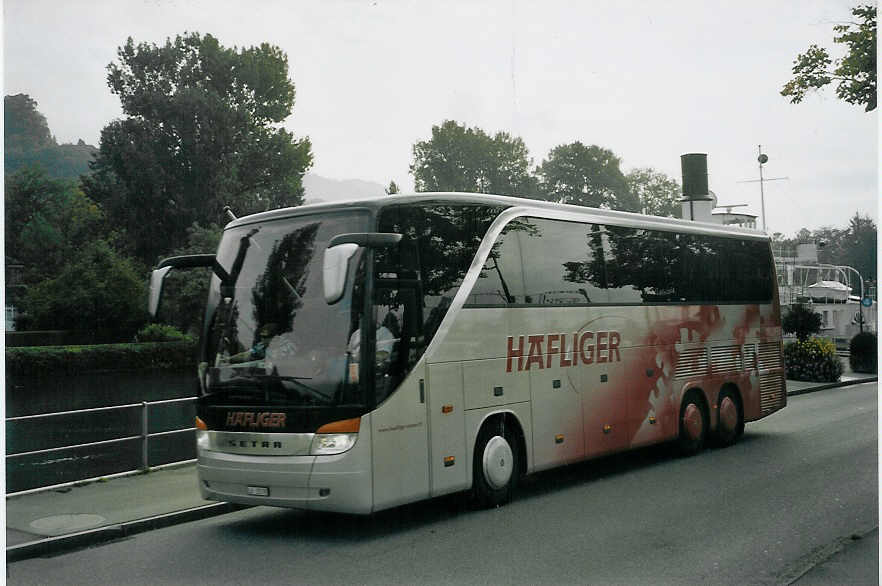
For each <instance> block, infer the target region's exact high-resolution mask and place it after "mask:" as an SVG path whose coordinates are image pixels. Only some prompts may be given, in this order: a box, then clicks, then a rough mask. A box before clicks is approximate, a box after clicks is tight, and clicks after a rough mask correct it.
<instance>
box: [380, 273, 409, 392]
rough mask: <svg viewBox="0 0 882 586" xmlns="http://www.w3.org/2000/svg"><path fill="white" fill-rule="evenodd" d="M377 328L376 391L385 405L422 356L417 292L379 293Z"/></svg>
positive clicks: (384, 289) (382, 290) (403, 290)
mask: <svg viewBox="0 0 882 586" xmlns="http://www.w3.org/2000/svg"><path fill="white" fill-rule="evenodd" d="M376 294H377V297H376V299H377V303H375V304H374V311H373V313H374V327H375V330H374V331H375V335H376V354H375V370H374V389H375V392H376V402H377V404H379V403H381V402H382V401H383V400H384V399H385V398H386V397H387V396H389V394H390V393H392V391H394V390H395V388H396V387H397V386H398V385H399V384H400V383H401V381H402V380H403V379H404V377H405V375H406V374H407V373H408V371H409V370H410V368H411V367H412V366H413V364H412V362H415V361H414V360H412V358H414V357H415V356H417V355H418V352H416V351H415V350H417V349H418V347H419V343H420V338H419V335H418V331H417V327H416V325H417V324H416V322H415V315H416V314H415V312H414V308H415V301H416V299H415V297H416V296H415V292H414V290H413V289H411V288H406V287H403V288H400V289H389V288H381V289H378V290H377V291H376Z"/></svg>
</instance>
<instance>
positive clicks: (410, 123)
mask: <svg viewBox="0 0 882 586" xmlns="http://www.w3.org/2000/svg"><path fill="white" fill-rule="evenodd" d="M852 5H853V3H852V2H851V1H844V0H823V1H821V0H818V1H812V0H793V1H786V0H776V1H774V2H769V1H768V0H762V1H757V0H739V1H738V2H732V1H724V0H705V1H688V0H667V1H663V2H662V1H652V0H647V1H627V0H625V1H618V2H601V1H599V0H586V1H583V2H577V1H575V0H571V1H559V0H543V1H541V2H540V1H536V0H531V1H526V0H499V1H491V0H485V1H482V0H474V1H465V0H447V1H440V0H425V1H406V0H357V1H356V0H346V1H344V0H325V1H322V2H320V1H283V0H262V1H258V2H254V1H231V0H227V1H223V0H67V1H62V0H4V3H3V10H4V31H3V38H4V60H3V64H4V69H3V73H4V74H3V83H4V95H11V94H18V93H25V94H28V95H30V96H31V97H32V98H33V99H35V100H36V101H37V102H38V109H39V110H40V111H41V112H42V113H43V114H44V115H45V116H46V119H47V121H48V123H49V128H50V130H51V131H52V133H53V134H54V135H55V137H56V139H57V140H58V141H59V142H61V143H64V142H76V141H77V140H78V139H83V140H85V141H86V142H87V143H89V144H93V145H96V146H97V145H98V142H99V137H100V132H101V129H102V128H103V127H104V126H105V125H106V124H107V123H108V122H110V121H111V120H113V119H115V118H119V117H121V116H122V111H121V109H120V106H119V100H118V98H117V97H116V96H114V95H113V94H111V93H110V90H109V89H108V87H107V84H106V67H107V65H108V64H109V63H110V62H112V61H114V60H115V59H116V50H117V48H118V47H119V46H121V45H122V44H124V43H125V41H126V38H127V37H129V36H131V37H132V38H133V39H134V40H135V42H136V43H138V42H147V43H155V44H160V45H161V44H163V43H164V42H165V40H166V39H167V38H169V37H171V38H174V36H175V35H178V34H181V33H184V32H185V31H187V32H194V31H195V32H199V33H202V34H205V33H210V34H212V35H213V36H215V37H216V38H217V39H218V40H219V41H220V43H221V44H223V45H225V46H228V47H229V46H237V47H247V46H252V45H257V44H260V43H263V42H268V43H271V44H274V45H277V46H278V47H280V48H281V49H282V50H283V51H284V52H285V53H286V54H287V56H288V60H289V67H290V72H289V73H290V76H291V78H292V79H293V81H294V84H295V87H296V91H297V95H296V101H295V104H294V111H293V114H292V116H291V117H290V118H288V119H287V120H286V121H285V124H284V125H285V127H286V128H288V129H289V130H290V131H292V132H293V133H294V134H295V135H296V136H298V137H304V136H308V137H309V139H310V140H311V142H312V147H313V154H314V165H313V167H312V169H310V172H312V173H315V174H318V175H321V176H323V177H327V178H332V179H339V180H345V179H360V180H365V181H372V182H376V183H380V184H383V185H388V183H389V181H391V180H394V181H395V182H396V183H398V184H399V185H400V186H401V187H402V190H403V191H410V190H412V189H413V177H412V176H411V175H410V174H409V166H410V164H411V163H412V162H413V153H412V147H413V145H414V143H416V142H418V141H421V140H427V139H428V138H429V137H430V136H431V129H432V126H433V125H439V124H441V122H443V121H444V120H448V119H451V120H456V121H458V122H459V123H461V124H466V125H468V126H477V127H480V128H482V129H483V130H484V131H486V132H488V133H490V134H494V133H496V132H499V131H506V132H509V133H511V134H513V135H515V136H519V137H521V138H523V140H524V141H525V143H526V145H527V148H528V149H529V151H530V156H531V158H532V159H533V163H534V164H535V165H538V164H540V163H541V162H542V160H543V159H545V158H546V157H547V155H548V153H549V151H550V150H551V149H552V148H554V147H555V146H558V145H562V144H568V143H572V142H575V141H581V142H582V143H584V144H586V145H588V144H596V145H599V146H601V147H604V148H607V149H610V150H612V151H613V152H614V153H615V154H616V155H617V156H618V157H620V158H621V160H622V170H623V172H625V173H627V172H628V171H630V170H631V169H634V168H638V167H651V168H654V169H656V170H658V171H661V172H663V173H665V174H667V175H669V176H670V177H672V178H674V179H676V180H678V181H680V180H681V175H680V155H681V154H684V153H696V152H697V153H707V155H708V175H709V185H710V189H711V190H712V191H713V192H714V193H715V194H716V195H717V198H718V201H719V203H720V204H721V205H723V204H730V205H732V204H747V207H746V208H738V209H737V210H736V211H746V212H748V213H753V214H756V215H757V216H760V215H761V201H760V189H759V184H758V183H756V182H753V183H743V181H750V180H755V179H758V178H759V164H758V163H757V155H758V145H760V144H761V145H762V150H763V152H764V153H765V154H767V155H768V157H769V161H768V163H766V164H765V165H764V169H763V175H764V176H765V177H766V178H777V177H786V178H787V179H782V180H777V181H771V182H768V183H766V184H765V189H764V191H765V211H766V222H767V225H768V230H769V231H770V232H782V233H784V234H785V235H787V236H790V235H793V234H794V233H795V232H796V231H798V230H799V229H800V228H803V227H807V228H809V229H815V228H819V227H821V226H834V227H841V228H844V227H846V226H847V224H848V220H849V218H850V217H851V216H853V215H854V214H855V212H859V213H861V214H868V215H870V216H871V217H872V218H873V219H874V220H876V221H877V223H878V213H879V197H878V185H877V168H878V165H879V157H878V148H877V145H878V136H879V133H878V121H877V114H876V112H875V111H874V112H871V113H867V112H864V110H863V108H862V107H859V106H852V105H850V104H847V103H845V102H842V101H840V100H838V99H837V98H836V96H835V93H834V91H833V89H832V88H828V89H826V90H824V91H822V92H821V93H820V94H817V95H812V96H810V97H808V98H807V99H806V100H805V101H804V102H803V103H802V104H799V105H793V104H790V103H789V101H788V99H786V98H784V97H782V96H781V95H780V90H781V88H782V86H783V85H784V84H785V83H786V82H787V81H788V80H789V79H790V77H791V67H792V64H793V60H794V59H795V58H796V55H797V54H798V53H800V52H802V51H804V50H805V49H806V48H807V47H808V46H809V45H810V44H811V43H817V44H819V45H821V46H825V47H828V48H830V49H831V50H832V52H833V54H834V55H841V49H840V48H839V47H838V46H837V45H834V44H833V42H832V38H833V30H832V27H833V25H834V24H836V23H838V22H842V21H847V20H849V19H850V18H851V14H850V8H851V7H852ZM758 223H759V224H761V220H759V222H758Z"/></svg>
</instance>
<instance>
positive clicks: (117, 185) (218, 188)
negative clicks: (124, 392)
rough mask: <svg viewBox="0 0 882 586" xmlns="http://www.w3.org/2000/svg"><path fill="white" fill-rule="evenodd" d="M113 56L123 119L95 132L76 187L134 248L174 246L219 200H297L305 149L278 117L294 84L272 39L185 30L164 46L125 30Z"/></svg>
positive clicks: (290, 101)
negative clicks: (97, 136) (238, 44)
mask: <svg viewBox="0 0 882 586" xmlns="http://www.w3.org/2000/svg"><path fill="white" fill-rule="evenodd" d="M117 56H118V61H117V62H115V63H111V64H110V65H108V68H107V70H108V75H107V83H108V86H109V87H110V90H111V91H112V92H113V93H115V94H117V95H118V96H119V98H120V102H121V104H122V109H123V112H124V113H125V115H126V116H127V118H125V119H122V120H115V121H113V122H111V123H110V124H108V125H107V126H106V127H105V128H104V129H103V130H102V132H101V145H100V150H99V153H98V156H97V159H96V161H95V162H94V163H93V165H92V175H91V176H90V177H87V178H86V179H85V180H84V186H85V189H86V193H87V194H88V195H89V196H90V197H92V198H93V199H95V200H96V201H98V202H99V203H101V204H102V205H103V206H104V208H105V210H106V212H107V214H108V217H109V219H110V220H111V221H112V222H114V224H115V225H118V226H120V227H121V228H122V229H123V230H124V231H125V235H126V240H127V242H128V243H129V246H128V250H129V251H130V252H131V253H133V254H134V255H136V256H137V258H139V259H141V260H142V261H144V262H146V263H150V264H152V263H153V262H155V261H156V260H157V258H158V257H159V256H160V255H162V254H164V253H166V252H168V251H169V250H172V249H173V248H176V247H179V246H182V245H184V243H185V242H186V239H187V228H188V227H190V226H191V225H192V224H193V222H195V221H200V222H209V223H211V222H214V221H218V220H219V219H220V218H221V214H222V210H223V207H224V206H225V205H230V206H232V207H233V209H234V210H235V211H236V213H237V214H240V215H241V214H246V213H252V212H256V211H262V210H266V209H271V208H276V207H281V206H285V205H299V204H300V203H301V202H302V199H303V186H302V178H303V174H304V173H305V171H306V169H308V168H309V166H310V165H311V164H312V153H311V147H310V142H309V140H308V139H299V140H296V139H295V138H294V136H293V135H292V134H291V133H290V132H288V131H287V130H285V129H284V128H280V127H279V126H278V125H279V124H280V123H282V122H283V121H284V120H285V119H286V118H287V117H288V116H289V115H290V114H291V110H292V108H293V105H294V93H295V92H294V84H293V82H292V81H291V80H290V79H289V78H288V59H287V57H286V55H285V54H284V53H283V52H282V51H281V50H280V49H279V48H278V47H275V46H272V45H269V44H266V43H264V44H261V45H260V46H259V47H249V48H247V49H237V48H235V47H233V48H226V47H223V46H222V45H220V43H219V42H218V41H217V39H215V38H214V37H212V36H211V35H205V36H200V35H199V34H198V33H190V34H184V35H183V36H181V35H178V36H177V37H176V38H175V39H174V40H167V41H166V43H165V45H163V46H157V45H155V44H147V43H140V44H138V45H135V43H134V41H133V40H132V39H131V38H129V39H128V41H127V42H126V44H125V45H124V46H122V47H120V48H119V49H118V51H117ZM157 233H159V234H162V235H163V238H161V239H160V238H156V234H157Z"/></svg>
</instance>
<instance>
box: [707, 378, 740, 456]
mask: <svg viewBox="0 0 882 586" xmlns="http://www.w3.org/2000/svg"><path fill="white" fill-rule="evenodd" d="M717 411H718V412H719V415H720V417H719V421H718V422H717V432H716V434H715V438H714V439H715V440H716V443H717V445H719V446H722V447H725V446H731V445H732V444H734V443H735V441H736V440H737V439H738V437H739V436H740V435H741V434H742V433H744V414H743V412H742V410H741V401H740V400H739V398H738V395H737V393H735V392H734V391H732V389H724V390H723V391H722V392H721V393H720V398H719V399H718V401H717Z"/></svg>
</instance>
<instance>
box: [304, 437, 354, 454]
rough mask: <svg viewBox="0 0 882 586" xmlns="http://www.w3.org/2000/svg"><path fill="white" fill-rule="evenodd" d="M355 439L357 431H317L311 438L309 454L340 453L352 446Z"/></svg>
mask: <svg viewBox="0 0 882 586" xmlns="http://www.w3.org/2000/svg"><path fill="white" fill-rule="evenodd" d="M357 439H358V434H357V433H322V434H318V433H317V434H316V435H315V436H314V437H313V438H312V447H311V448H310V449H309V454H310V455H311V456H330V455H332V454H342V453H343V452H345V451H346V450H348V449H350V448H352V446H354V445H355V440H357Z"/></svg>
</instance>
